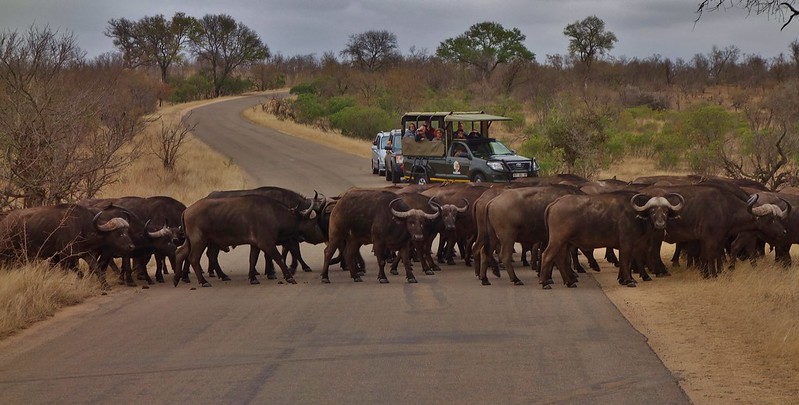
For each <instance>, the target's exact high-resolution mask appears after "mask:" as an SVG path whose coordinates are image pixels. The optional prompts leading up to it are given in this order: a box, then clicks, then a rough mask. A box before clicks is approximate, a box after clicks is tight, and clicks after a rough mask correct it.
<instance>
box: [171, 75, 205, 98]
mask: <svg viewBox="0 0 799 405" xmlns="http://www.w3.org/2000/svg"><path fill="white" fill-rule="evenodd" d="M170 85H171V86H172V97H171V98H170V100H171V101H172V102H174V103H185V102H188V101H194V100H202V99H206V98H210V97H211V94H213V91H214V83H213V81H212V80H211V78H209V77H208V76H205V75H203V74H197V75H193V76H189V77H187V78H185V79H172V80H171V81H170Z"/></svg>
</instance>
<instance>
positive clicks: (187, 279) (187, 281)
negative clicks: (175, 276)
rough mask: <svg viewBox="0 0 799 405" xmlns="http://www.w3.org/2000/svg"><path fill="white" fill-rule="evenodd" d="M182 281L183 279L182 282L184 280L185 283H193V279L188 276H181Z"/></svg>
mask: <svg viewBox="0 0 799 405" xmlns="http://www.w3.org/2000/svg"><path fill="white" fill-rule="evenodd" d="M180 281H182V282H184V283H186V284H189V283H191V279H190V278H188V277H183V278H181V279H180Z"/></svg>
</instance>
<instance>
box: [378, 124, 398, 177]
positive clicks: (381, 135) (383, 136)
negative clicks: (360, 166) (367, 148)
mask: <svg viewBox="0 0 799 405" xmlns="http://www.w3.org/2000/svg"><path fill="white" fill-rule="evenodd" d="M401 133H402V132H400V130H399V129H394V130H391V131H386V132H378V133H377V135H375V139H374V140H373V141H372V174H379V175H381V176H382V175H384V174H386V166H385V162H386V151H387V150H388V149H387V148H386V146H387V145H388V140H389V139H391V138H393V137H395V136H397V135H400V134H401Z"/></svg>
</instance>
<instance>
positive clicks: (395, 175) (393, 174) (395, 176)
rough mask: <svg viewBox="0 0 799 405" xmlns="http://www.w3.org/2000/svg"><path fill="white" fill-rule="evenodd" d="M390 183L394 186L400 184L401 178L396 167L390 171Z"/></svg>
mask: <svg viewBox="0 0 799 405" xmlns="http://www.w3.org/2000/svg"><path fill="white" fill-rule="evenodd" d="M391 182H392V183H394V184H397V183H402V177H400V174H399V171H398V170H397V168H396V167H395V168H394V170H392V171H391Z"/></svg>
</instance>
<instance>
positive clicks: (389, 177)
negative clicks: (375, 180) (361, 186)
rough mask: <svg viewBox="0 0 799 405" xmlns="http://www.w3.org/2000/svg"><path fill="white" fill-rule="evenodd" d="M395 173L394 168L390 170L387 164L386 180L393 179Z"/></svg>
mask: <svg viewBox="0 0 799 405" xmlns="http://www.w3.org/2000/svg"><path fill="white" fill-rule="evenodd" d="M392 173H394V170H392V171H388V166H386V181H391V174H392Z"/></svg>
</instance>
